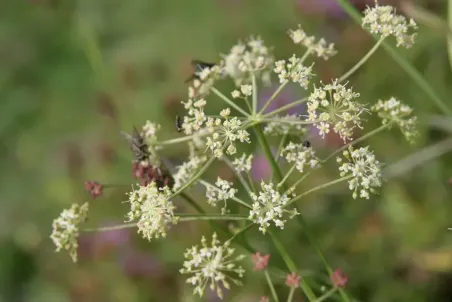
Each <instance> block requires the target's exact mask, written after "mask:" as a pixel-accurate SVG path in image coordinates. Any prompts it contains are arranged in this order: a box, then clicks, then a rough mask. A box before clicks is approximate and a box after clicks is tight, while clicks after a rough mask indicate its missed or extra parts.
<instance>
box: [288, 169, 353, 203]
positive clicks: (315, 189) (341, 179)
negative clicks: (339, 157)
mask: <svg viewBox="0 0 452 302" xmlns="http://www.w3.org/2000/svg"><path fill="white" fill-rule="evenodd" d="M352 177H353V175H349V176H344V177H341V178H339V179H335V180H333V181H330V182H327V183H324V184H323V185H320V186H317V187H314V188H312V189H310V190H307V191H306V192H303V193H301V194H300V195H298V196H296V197H294V198H292V199H291V200H290V201H289V202H288V203H287V205H286V206H288V205H290V204H292V203H294V202H295V201H297V200H300V199H301V198H303V197H304V196H306V195H308V194H311V193H312V192H315V191H318V190H321V189H325V188H327V187H329V186H332V185H335V184H337V183H340V182H342V181H344V180H347V179H350V178H352Z"/></svg>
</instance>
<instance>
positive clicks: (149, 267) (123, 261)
mask: <svg viewBox="0 0 452 302" xmlns="http://www.w3.org/2000/svg"><path fill="white" fill-rule="evenodd" d="M119 264H120V266H121V267H122V269H123V270H124V272H125V273H126V274H127V275H128V276H132V277H143V276H149V277H158V276H159V275H162V274H163V273H164V269H163V266H162V265H161V263H160V262H159V261H158V260H157V259H156V258H154V257H152V256H151V254H150V253H149V252H144V251H139V250H136V249H132V248H130V249H127V250H126V251H124V252H123V253H122V255H121V256H120V258H119Z"/></svg>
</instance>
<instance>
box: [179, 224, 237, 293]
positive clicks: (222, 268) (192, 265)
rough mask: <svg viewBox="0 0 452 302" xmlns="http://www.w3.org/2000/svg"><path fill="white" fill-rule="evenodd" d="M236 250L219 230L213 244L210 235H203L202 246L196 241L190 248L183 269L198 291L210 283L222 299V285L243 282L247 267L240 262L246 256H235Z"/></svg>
mask: <svg viewBox="0 0 452 302" xmlns="http://www.w3.org/2000/svg"><path fill="white" fill-rule="evenodd" d="M234 252H235V250H234V249H233V248H230V247H229V242H228V241H226V242H225V243H223V244H220V242H219V240H218V239H217V235H216V234H215V233H214V234H213V236H212V241H211V244H210V245H209V244H208V243H207V240H206V238H205V237H202V239H201V247H198V246H196V245H195V246H193V247H192V248H189V249H187V251H186V252H185V254H184V257H185V261H184V264H183V268H182V269H181V270H180V273H181V274H188V275H191V276H190V277H189V278H188V279H187V281H186V282H187V283H189V284H191V285H193V286H194V287H195V289H194V294H198V295H199V296H202V295H203V294H204V292H205V289H206V286H207V285H209V288H210V290H212V291H215V292H216V294H217V296H218V297H219V298H220V299H222V298H223V290H222V287H223V288H226V289H230V287H231V285H230V282H232V283H234V284H236V285H241V284H242V283H241V282H240V281H239V278H242V277H243V275H244V273H245V270H244V269H243V268H242V267H241V266H238V265H237V264H236V262H238V261H240V260H242V259H244V257H245V256H243V255H240V256H234Z"/></svg>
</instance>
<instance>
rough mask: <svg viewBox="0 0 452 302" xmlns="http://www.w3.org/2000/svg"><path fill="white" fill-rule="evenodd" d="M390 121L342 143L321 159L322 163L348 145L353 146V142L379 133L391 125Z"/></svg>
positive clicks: (355, 142)
mask: <svg viewBox="0 0 452 302" xmlns="http://www.w3.org/2000/svg"><path fill="white" fill-rule="evenodd" d="M392 123H393V122H389V123H387V124H384V125H381V126H380V127H378V128H375V129H374V130H372V131H370V132H368V133H366V134H364V135H363V136H361V137H359V138H357V139H355V140H353V141H351V142H349V143H347V144H345V145H343V146H342V147H341V148H339V149H337V150H336V151H334V152H333V153H331V154H330V155H328V157H327V158H325V159H324V160H322V163H325V162H327V161H328V160H329V159H330V158H332V157H333V156H335V155H336V154H338V153H339V152H341V151H343V150H345V149H347V148H348V147H349V146H353V145H355V144H357V143H359V142H361V141H363V140H366V139H368V138H369V137H371V136H372V135H375V134H377V133H379V132H381V131H383V130H385V129H386V128H389V127H391V125H392Z"/></svg>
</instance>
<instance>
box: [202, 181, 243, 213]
mask: <svg viewBox="0 0 452 302" xmlns="http://www.w3.org/2000/svg"><path fill="white" fill-rule="evenodd" d="M199 183H200V184H202V185H203V186H205V187H210V188H213V189H215V190H217V191H221V189H219V188H217V187H216V186H214V185H212V184H211V183H208V182H207V181H205V180H202V179H200V180H199ZM231 199H232V200H234V201H235V202H237V203H238V204H241V205H242V206H244V207H245V208H248V209H251V206H250V205H249V204H247V203H246V202H244V201H243V200H241V199H240V198H237V197H233V198H231Z"/></svg>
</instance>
